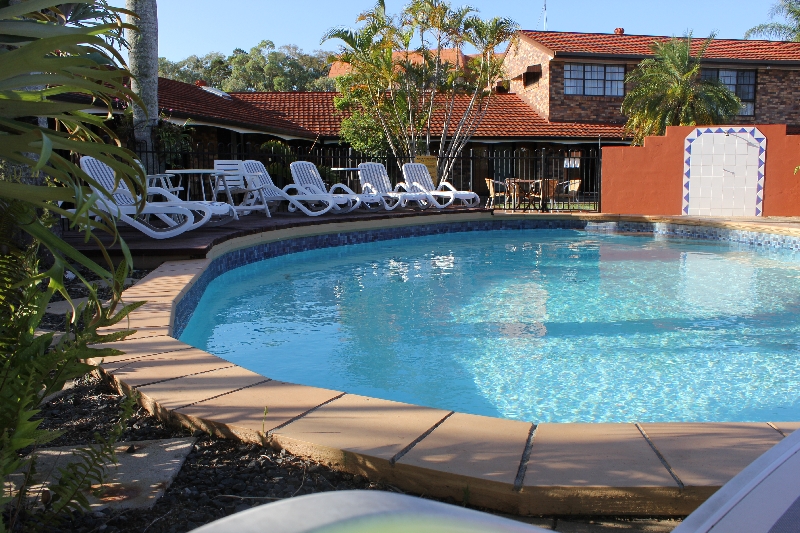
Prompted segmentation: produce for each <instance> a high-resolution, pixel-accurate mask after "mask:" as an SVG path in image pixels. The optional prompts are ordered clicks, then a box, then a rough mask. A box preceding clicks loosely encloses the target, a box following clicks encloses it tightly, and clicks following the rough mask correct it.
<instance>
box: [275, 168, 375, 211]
mask: <svg viewBox="0 0 800 533" xmlns="http://www.w3.org/2000/svg"><path fill="white" fill-rule="evenodd" d="M289 170H290V171H291V173H292V179H293V180H294V183H295V185H297V188H298V189H299V190H301V191H303V192H304V193H308V194H316V195H322V194H327V195H329V196H330V198H331V201H332V202H333V212H334V213H339V214H342V213H349V212H350V211H352V210H354V209H357V208H358V206H360V205H361V197H360V196H359V195H358V194H356V193H355V192H353V191H352V190H351V189H349V188H348V187H347V186H346V185H344V184H342V183H336V184H334V185H333V186H332V187H331V189H330V191H329V190H327V188H326V187H325V182H324V181H322V176H320V175H319V170H317V167H315V166H314V164H313V163H309V162H308V161H295V162H294V163H292V164H290V165H289ZM336 191H342V192H336Z"/></svg>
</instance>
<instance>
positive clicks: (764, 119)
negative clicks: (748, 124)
mask: <svg viewBox="0 0 800 533" xmlns="http://www.w3.org/2000/svg"><path fill="white" fill-rule="evenodd" d="M754 122H756V123H759V124H772V123H774V124H781V123H782V124H793V125H794V124H800V71H797V70H780V69H775V68H773V69H765V68H761V69H758V74H757V77H756V116H755V120H754Z"/></svg>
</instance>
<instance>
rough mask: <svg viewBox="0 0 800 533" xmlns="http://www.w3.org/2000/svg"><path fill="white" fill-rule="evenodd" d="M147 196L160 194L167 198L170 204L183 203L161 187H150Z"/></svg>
mask: <svg viewBox="0 0 800 533" xmlns="http://www.w3.org/2000/svg"><path fill="white" fill-rule="evenodd" d="M147 194H148V195H150V194H160V195H161V196H163V197H164V198H166V199H167V201H170V202H183V200H182V199H180V198H178V197H177V196H175V195H174V194H172V193H171V192H169V191H168V190H166V189H162V188H161V187H148V188H147Z"/></svg>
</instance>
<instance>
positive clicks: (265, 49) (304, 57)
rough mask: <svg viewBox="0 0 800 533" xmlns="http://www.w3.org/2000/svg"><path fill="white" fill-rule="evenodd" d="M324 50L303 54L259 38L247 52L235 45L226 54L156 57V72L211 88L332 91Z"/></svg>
mask: <svg viewBox="0 0 800 533" xmlns="http://www.w3.org/2000/svg"><path fill="white" fill-rule="evenodd" d="M329 55H330V54H329V53H328V52H324V51H321V50H318V51H316V52H314V53H311V54H307V53H305V52H303V51H302V50H301V49H300V48H298V47H297V46H295V45H291V44H290V45H286V46H281V47H280V48H277V49H276V48H275V43H273V42H272V41H267V40H265V41H261V42H260V43H258V45H256V46H254V47H253V48H251V49H250V51H249V52H247V51H245V50H242V49H241V48H237V49H236V50H234V51H233V54H232V55H230V56H229V57H225V56H224V55H223V54H220V53H219V52H212V53H210V54H207V55H205V56H202V57H197V56H190V57H187V58H186V59H184V60H181V61H178V62H175V63H173V62H171V61H169V60H168V59H166V58H164V57H162V58H159V60H158V61H159V75H160V76H163V77H165V78H169V79H173V80H177V81H182V82H185V83H194V82H195V81H196V80H204V81H206V82H207V83H208V84H209V85H211V86H212V87H217V88H219V89H222V90H225V91H230V92H243V91H283V92H286V91H332V90H334V85H333V80H329V79H328V77H327V76H328V70H329V68H330V65H329V64H328V59H327V58H328V56H329Z"/></svg>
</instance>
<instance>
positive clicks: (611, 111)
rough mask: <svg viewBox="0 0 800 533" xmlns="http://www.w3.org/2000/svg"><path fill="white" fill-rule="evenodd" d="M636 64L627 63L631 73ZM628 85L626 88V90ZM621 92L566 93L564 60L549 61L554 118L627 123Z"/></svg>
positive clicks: (551, 116)
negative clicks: (608, 94) (621, 110)
mask: <svg viewBox="0 0 800 533" xmlns="http://www.w3.org/2000/svg"><path fill="white" fill-rule="evenodd" d="M635 66H636V64H635V63H634V64H631V65H626V67H625V72H626V73H628V72H630V71H631V70H633V69H634V68H635ZM628 89H629V87H626V88H625V91H626V92H627V91H628ZM622 100H623V97H622V96H583V95H575V94H564V63H562V62H555V61H554V62H551V63H550V120H552V121H553V122H599V123H603V124H624V123H625V117H624V116H623V115H622V113H621V112H620V107H622Z"/></svg>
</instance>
